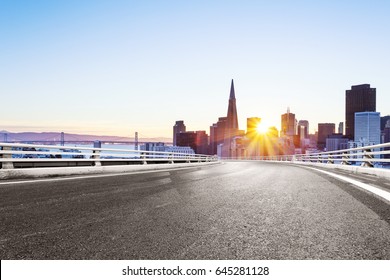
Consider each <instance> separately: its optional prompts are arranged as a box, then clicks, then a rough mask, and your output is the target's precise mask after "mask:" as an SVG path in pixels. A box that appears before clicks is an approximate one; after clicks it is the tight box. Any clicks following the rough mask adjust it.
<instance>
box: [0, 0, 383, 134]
mask: <svg viewBox="0 0 390 280" xmlns="http://www.w3.org/2000/svg"><path fill="white" fill-rule="evenodd" d="M389 7H390V4H389V3H387V2H384V1H371V2H370V3H362V2H356V1H350V2H349V1H347V2H343V3H339V2H337V1H328V2H327V3H315V4H314V3H310V2H308V1H299V2H295V3H289V2H287V1H275V2H273V3H266V2H262V1H259V2H257V3H252V2H244V3H241V4H238V3H232V2H228V3H226V2H220V1H216V2H213V3H207V4H205V3H201V2H186V3H180V2H177V1H168V2H164V4H163V3H158V2H153V1H150V2H143V3H138V2H133V1H114V2H110V3H96V2H94V1H83V2H82V3H79V2H77V1H66V2H65V1H56V2H55V3H52V2H50V1H34V3H29V2H28V1H10V2H3V3H2V9H0V34H2V37H3V38H4V42H3V44H1V46H0V60H1V61H2V66H3V67H1V68H0V77H1V79H2V80H1V83H0V92H1V96H2V97H3V101H5V102H4V104H7V106H4V108H2V110H1V113H0V130H8V131H12V132H19V131H37V132H41V131H64V132H69V133H88V134H92V133H94V134H100V135H117V136H127V137H132V136H133V135H134V132H135V131H138V132H139V133H140V136H141V137H171V135H172V124H173V123H174V122H175V121H176V120H184V121H185V123H186V125H187V127H188V128H189V129H190V130H193V131H197V130H206V131H208V129H209V127H210V125H212V123H213V122H216V121H217V120H218V117H220V116H224V115H225V114H226V101H227V93H228V92H229V81H230V80H231V79H234V82H235V92H236V95H237V108H238V122H239V127H240V128H244V127H245V126H246V120H247V118H250V117H259V118H261V119H262V121H263V122H266V123H267V124H269V126H276V127H277V128H278V130H280V129H281V127H280V116H281V115H282V114H284V113H285V112H286V111H287V107H290V110H291V112H292V113H294V114H295V115H296V118H297V119H298V120H308V121H309V123H310V127H309V129H310V131H309V133H313V132H314V130H316V128H317V124H318V123H336V124H338V123H339V122H341V121H342V122H345V115H344V109H345V91H346V90H347V89H349V88H350V87H351V86H352V85H359V84H370V85H371V86H372V87H373V88H376V89H377V109H376V111H377V112H380V113H381V116H385V115H388V114H390V110H389V109H390V108H389V107H388V104H390V94H389V92H390V83H388V81H387V77H386V74H387V68H388V65H389V62H390V58H389V56H388V55H387V54H388V49H389V47H390V41H389V39H388V38H387V37H388V36H386V34H387V30H388V29H389V27H390V19H388V16H387V12H386V11H388V8H389ZM361 18H369V19H370V20H367V21H362V20H361ZM330 19H331V20H330Z"/></svg>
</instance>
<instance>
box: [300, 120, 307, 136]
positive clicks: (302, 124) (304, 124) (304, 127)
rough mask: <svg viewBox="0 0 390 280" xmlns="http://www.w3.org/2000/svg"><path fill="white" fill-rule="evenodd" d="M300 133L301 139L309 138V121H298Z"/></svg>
mask: <svg viewBox="0 0 390 280" xmlns="http://www.w3.org/2000/svg"><path fill="white" fill-rule="evenodd" d="M298 135H299V139H300V140H303V139H308V138H309V122H308V121H307V120H300V121H299V122H298Z"/></svg>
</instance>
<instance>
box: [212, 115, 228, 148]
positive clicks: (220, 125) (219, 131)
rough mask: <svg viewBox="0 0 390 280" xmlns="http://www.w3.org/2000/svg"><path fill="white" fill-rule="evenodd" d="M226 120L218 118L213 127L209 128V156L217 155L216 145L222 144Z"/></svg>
mask: <svg viewBox="0 0 390 280" xmlns="http://www.w3.org/2000/svg"><path fill="white" fill-rule="evenodd" d="M226 120H227V118H226V117H220V118H218V122H217V123H213V125H212V126H210V146H209V153H210V155H216V154H217V153H218V145H221V144H223V143H224V140H225V127H226Z"/></svg>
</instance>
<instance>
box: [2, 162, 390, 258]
mask: <svg viewBox="0 0 390 280" xmlns="http://www.w3.org/2000/svg"><path fill="white" fill-rule="evenodd" d="M353 176H355V177H356V176H358V175H353ZM358 177H359V178H355V179H359V180H361V181H365V182H366V183H368V184H371V185H380V186H381V187H383V188H384V189H386V188H387V190H389V188H390V182H389V181H388V180H387V181H386V180H383V179H382V180H379V179H377V178H375V177H367V176H364V177H362V176H358ZM4 183H6V184H4ZM0 200H1V201H0V224H1V227H0V258H1V259H386V260H388V259H390V204H389V203H388V202H386V201H385V200H383V199H381V198H379V197H377V196H375V195H372V194H370V193H368V192H366V191H364V190H361V189H359V188H357V187H355V186H353V185H352V184H350V183H346V182H343V181H340V180H338V179H335V178H333V177H331V176H329V175H327V174H323V173H320V172H318V171H315V170H312V169H308V168H304V167H300V166H293V165H288V164H279V163H267V162H225V163H223V164H218V165H214V166H208V167H197V168H190V169H181V170H173V171H158V172H149V173H140V174H126V175H123V174H122V175H118V176H103V177H90V178H78V179H73V178H71V179H69V178H66V179H65V180H62V179H61V180H55V179H54V180H53V179H44V180H39V181H36V182H30V181H28V182H24V183H15V182H9V183H7V182H2V184H0Z"/></svg>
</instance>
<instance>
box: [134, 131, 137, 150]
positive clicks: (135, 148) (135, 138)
mask: <svg viewBox="0 0 390 280" xmlns="http://www.w3.org/2000/svg"><path fill="white" fill-rule="evenodd" d="M134 142H135V143H134V150H138V132H135V136H134Z"/></svg>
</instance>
